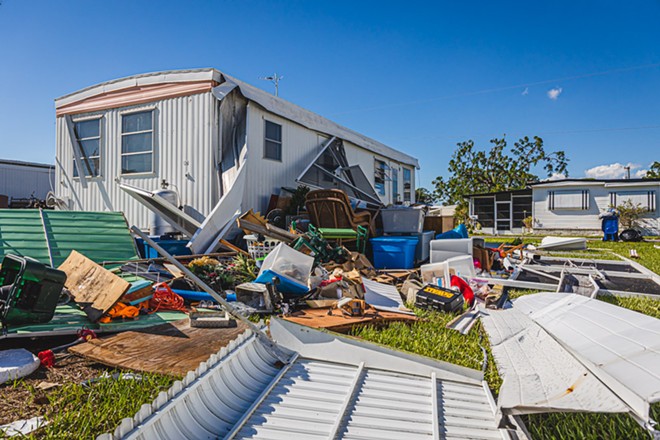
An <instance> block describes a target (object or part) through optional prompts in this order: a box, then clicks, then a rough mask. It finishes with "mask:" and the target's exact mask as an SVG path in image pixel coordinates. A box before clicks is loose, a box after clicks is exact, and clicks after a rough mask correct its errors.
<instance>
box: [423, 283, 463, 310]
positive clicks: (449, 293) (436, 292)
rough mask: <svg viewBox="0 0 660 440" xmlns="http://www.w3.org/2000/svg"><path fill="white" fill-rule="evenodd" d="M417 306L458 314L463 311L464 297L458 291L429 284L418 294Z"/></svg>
mask: <svg viewBox="0 0 660 440" xmlns="http://www.w3.org/2000/svg"><path fill="white" fill-rule="evenodd" d="M415 306H416V307H419V308H421V309H427V310H437V311H439V312H457V311H460V310H462V309H463V295H462V294H461V292H458V291H456V290H452V289H445V288H444V287H439V286H436V285H433V284H428V285H426V286H424V287H423V288H422V289H421V290H420V291H419V292H417V296H416V298H415Z"/></svg>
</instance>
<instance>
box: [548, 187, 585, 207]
mask: <svg viewBox="0 0 660 440" xmlns="http://www.w3.org/2000/svg"><path fill="white" fill-rule="evenodd" d="M548 209H549V210H550V211H555V210H558V209H570V210H574V211H575V210H577V211H586V210H588V209H589V190H587V189H584V190H579V189H572V190H565V191H548Z"/></svg>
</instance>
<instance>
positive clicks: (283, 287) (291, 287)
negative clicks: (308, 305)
mask: <svg viewBox="0 0 660 440" xmlns="http://www.w3.org/2000/svg"><path fill="white" fill-rule="evenodd" d="M273 278H278V279H279V280H280V284H279V285H278V286H277V290H278V291H280V292H281V293H287V294H290V295H304V294H306V293H307V292H309V287H307V286H305V285H304V284H300V283H297V282H295V281H293V280H292V279H291V278H289V277H286V276H284V275H280V274H278V273H276V272H274V271H272V270H270V269H269V270H264V271H262V272H261V273H260V274H259V276H258V277H257V279H256V280H254V282H255V283H261V284H268V283H270V282H272V281H273Z"/></svg>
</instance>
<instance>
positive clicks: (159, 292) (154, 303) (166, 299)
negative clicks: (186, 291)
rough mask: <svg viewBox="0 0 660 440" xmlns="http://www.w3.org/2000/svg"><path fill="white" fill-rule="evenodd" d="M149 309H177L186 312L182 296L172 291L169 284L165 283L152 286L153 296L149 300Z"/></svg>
mask: <svg viewBox="0 0 660 440" xmlns="http://www.w3.org/2000/svg"><path fill="white" fill-rule="evenodd" d="M149 307H151V310H153V311H154V312H155V311H158V310H178V311H180V312H187V309H186V307H185V306H184V305H183V298H182V297H181V296H179V295H177V294H176V293H174V292H173V291H172V289H171V288H170V286H169V285H167V284H165V283H160V284H156V285H155V286H154V296H153V297H152V298H151V299H150V300H149Z"/></svg>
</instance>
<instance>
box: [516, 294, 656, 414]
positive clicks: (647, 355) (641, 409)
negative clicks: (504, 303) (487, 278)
mask: <svg viewBox="0 0 660 440" xmlns="http://www.w3.org/2000/svg"><path fill="white" fill-rule="evenodd" d="M514 307H515V308H516V309H517V310H520V311H521V312H522V313H525V314H527V315H528V316H529V317H530V318H531V319H532V320H533V321H534V322H536V323H538V324H539V325H540V326H541V327H543V329H545V330H546V331H547V332H548V333H549V334H550V335H551V336H552V337H553V338H554V339H556V340H557V341H559V343H560V344H561V345H562V346H563V347H565V348H566V349H567V350H569V351H570V352H571V354H572V355H573V356H575V357H576V358H578V359H579V360H580V361H581V362H582V363H583V364H585V366H587V367H588V368H589V370H590V371H591V372H592V373H593V374H594V375H596V376H597V377H598V378H599V379H600V380H601V381H602V382H604V383H605V384H606V385H607V386H608V388H610V389H612V390H613V391H614V392H616V393H617V395H618V396H619V397H621V399H623V400H624V401H625V402H626V403H627V404H628V405H629V406H630V407H631V408H632V409H633V411H635V412H636V413H637V415H638V416H639V417H640V418H642V419H643V420H646V419H648V411H649V404H650V403H653V402H658V401H660V368H659V366H660V319H656V318H653V317H650V316H647V315H644V314H641V313H638V312H633V311H632V310H628V309H624V308H622V307H617V306H614V305H612V304H608V303H605V302H603V301H599V300H596V299H591V298H586V297H584V296H580V295H574V294H563V293H539V294H536V295H529V296H525V297H521V298H518V299H517V300H516V301H515V303H514Z"/></svg>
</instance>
